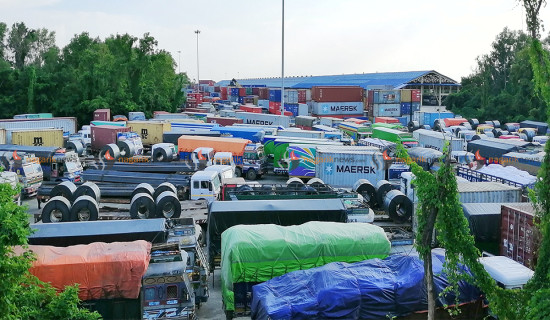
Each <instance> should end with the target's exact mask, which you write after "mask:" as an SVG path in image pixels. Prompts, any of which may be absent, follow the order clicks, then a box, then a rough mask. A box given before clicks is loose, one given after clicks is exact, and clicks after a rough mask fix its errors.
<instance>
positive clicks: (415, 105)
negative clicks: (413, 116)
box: [411, 102, 420, 112]
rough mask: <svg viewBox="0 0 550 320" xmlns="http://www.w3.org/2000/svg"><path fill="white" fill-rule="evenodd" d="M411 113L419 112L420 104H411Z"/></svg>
mask: <svg viewBox="0 0 550 320" xmlns="http://www.w3.org/2000/svg"><path fill="white" fill-rule="evenodd" d="M411 108H412V112H415V111H420V102H411Z"/></svg>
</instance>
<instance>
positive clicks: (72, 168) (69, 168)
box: [65, 162, 78, 172]
mask: <svg viewBox="0 0 550 320" xmlns="http://www.w3.org/2000/svg"><path fill="white" fill-rule="evenodd" d="M65 167H67V171H68V172H75V171H78V165H77V164H76V163H75V162H65Z"/></svg>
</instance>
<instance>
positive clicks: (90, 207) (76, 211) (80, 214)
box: [71, 196, 99, 221]
mask: <svg viewBox="0 0 550 320" xmlns="http://www.w3.org/2000/svg"><path fill="white" fill-rule="evenodd" d="M98 217H99V206H98V205H97V202H96V201H95V199H94V198H93V197H91V196H80V197H78V198H76V200H75V201H74V203H73V206H72V207H71V221H96V220H97V219H98Z"/></svg>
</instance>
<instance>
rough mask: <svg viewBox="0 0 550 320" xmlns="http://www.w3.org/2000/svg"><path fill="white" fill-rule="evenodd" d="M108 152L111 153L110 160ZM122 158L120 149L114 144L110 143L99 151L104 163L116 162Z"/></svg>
mask: <svg viewBox="0 0 550 320" xmlns="http://www.w3.org/2000/svg"><path fill="white" fill-rule="evenodd" d="M107 152H108V153H109V158H108V159H107V158H106V155H107ZM119 157H120V149H119V148H118V146H117V145H116V144H114V143H109V144H108V145H106V146H104V147H103V148H101V151H99V158H100V159H101V160H103V161H116V160H117V159H118V158H119Z"/></svg>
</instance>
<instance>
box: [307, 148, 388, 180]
mask: <svg viewBox="0 0 550 320" xmlns="http://www.w3.org/2000/svg"><path fill="white" fill-rule="evenodd" d="M316 162H317V163H316V165H315V177H317V178H320V179H321V180H323V182H325V183H326V184H329V185H331V186H335V187H346V188H350V187H352V186H353V185H354V184H355V182H356V181H357V180H359V179H367V180H369V181H370V182H371V183H372V184H376V183H377V182H378V181H379V180H383V179H385V176H386V174H385V170H384V159H383V156H382V153H380V152H374V151H343V150H335V151H330V147H329V148H326V147H319V148H317V157H316Z"/></svg>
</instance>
